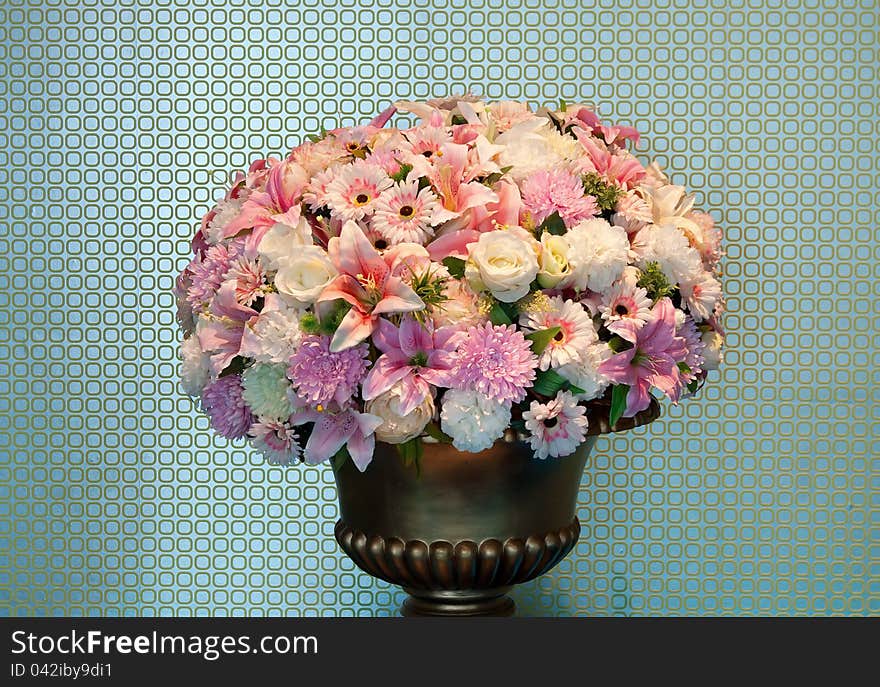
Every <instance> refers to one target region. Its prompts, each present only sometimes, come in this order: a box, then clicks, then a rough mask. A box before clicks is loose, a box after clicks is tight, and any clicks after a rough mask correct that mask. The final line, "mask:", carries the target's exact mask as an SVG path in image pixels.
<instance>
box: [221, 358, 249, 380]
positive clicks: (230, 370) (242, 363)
mask: <svg viewBox="0 0 880 687" xmlns="http://www.w3.org/2000/svg"><path fill="white" fill-rule="evenodd" d="M246 367H248V359H247V358H243V357H242V356H240V355H237V356H235V357H234V358H233V359H232V360H231V361H230V363H229V365H227V366H226V368H225V369H224V370H223V371H222V372H221V373H220V374H219V375H217V376H218V377H228V376H229V375H237V374H241V373H242V372H244V370H245V368H246Z"/></svg>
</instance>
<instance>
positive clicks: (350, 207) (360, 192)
mask: <svg viewBox="0 0 880 687" xmlns="http://www.w3.org/2000/svg"><path fill="white" fill-rule="evenodd" d="M393 183H394V182H393V181H392V180H391V178H390V177H389V176H388V175H387V174H385V172H384V171H383V170H382V168H381V167H377V166H376V165H371V164H367V163H366V162H364V161H363V160H358V161H357V162H355V163H354V164H352V165H349V166H347V167H343V168H342V169H341V170H340V171H339V173H338V174H337V175H336V178H335V179H333V181H331V182H330V183H329V184H327V203H328V205H330V207H331V209H332V210H333V212H334V214H336V216H337V217H339V218H341V219H344V220H359V219H363V218H364V217H368V216H370V215H372V214H373V211H374V210H375V209H376V200H378V198H379V196H380V195H382V192H383V191H385V190H386V189H389V188H391V185H392V184H393Z"/></svg>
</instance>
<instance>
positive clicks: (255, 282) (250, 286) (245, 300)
mask: <svg viewBox="0 0 880 687" xmlns="http://www.w3.org/2000/svg"><path fill="white" fill-rule="evenodd" d="M223 279H224V281H234V282H235V300H236V301H238V302H239V303H241V304H242V305H251V304H252V303H253V302H254V301H255V300H257V298H258V297H260V296H262V295H263V294H264V293H265V288H266V271H265V270H264V269H263V266H262V265H260V263H259V262H258V261H256V260H253V259H252V258H247V257H245V256H243V255H242V256H240V257H237V258H235V260H233V261H232V262H231V263H230V265H229V271H227V272H226V274H225V275H223Z"/></svg>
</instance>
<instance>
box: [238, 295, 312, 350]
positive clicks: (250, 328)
mask: <svg viewBox="0 0 880 687" xmlns="http://www.w3.org/2000/svg"><path fill="white" fill-rule="evenodd" d="M301 314H302V313H301V311H300V310H298V309H297V308H295V307H293V306H291V305H290V304H288V303H286V302H285V301H284V299H283V298H281V297H280V296H279V295H278V294H274V293H270V294H269V295H268V296H266V302H265V304H264V305H263V310H262V311H261V312H260V315H259V317H257V318H256V320H254V321H252V322H249V323H248V324H247V325H245V328H244V332H243V333H242V337H241V350H240V354H241V355H243V356H247V357H249V358H253V359H254V360H256V361H257V362H259V363H287V362H288V361H289V360H290V357H291V356H292V355H293V354H294V353H296V351H297V349H298V348H299V345H300V342H301V341H302V331H301V330H300V328H299V318H300V315H301Z"/></svg>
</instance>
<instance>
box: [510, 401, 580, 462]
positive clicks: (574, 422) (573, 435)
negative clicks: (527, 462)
mask: <svg viewBox="0 0 880 687" xmlns="http://www.w3.org/2000/svg"><path fill="white" fill-rule="evenodd" d="M585 414H586V408H584V407H583V406H581V405H578V402H577V400H576V399H575V397H574V396H572V395H571V394H570V393H568V392H567V391H559V392H557V394H556V398H554V399H553V400H552V401H548V402H547V403H539V402H538V401H532V403H531V405H530V406H529V409H528V410H527V411H525V412H524V413H523V420H525V423H526V429H527V430H528V431H529V432H530V433H531V437H530V438H529V443H530V444H531V446H532V448H533V449H534V451H535V457H536V458H541V459H544V458H547V457H548V456H552V457H553V458H560V457H564V456H569V455H571V454H572V453H574V452H575V451H576V450H577V447H578V446H580V445H581V443H583V441H584V438H585V437H586V434H587V425H588V421H587V418H586V417H585Z"/></svg>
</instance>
